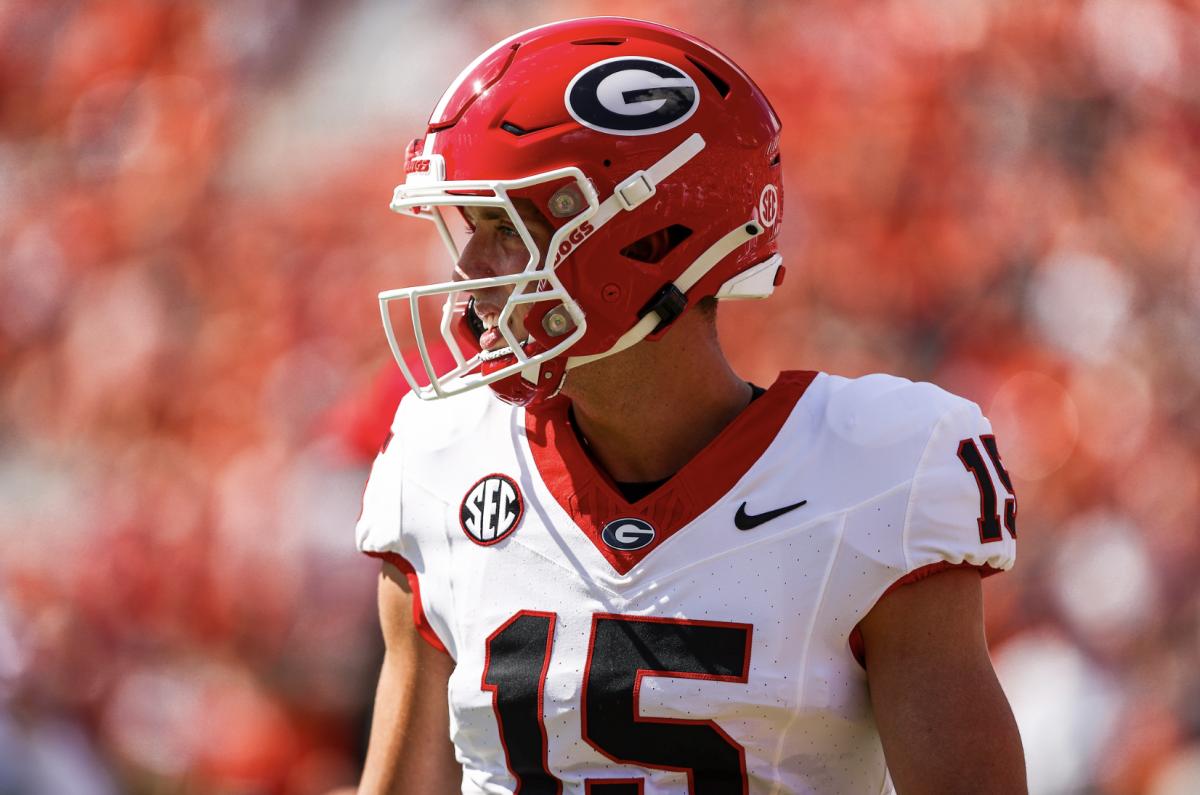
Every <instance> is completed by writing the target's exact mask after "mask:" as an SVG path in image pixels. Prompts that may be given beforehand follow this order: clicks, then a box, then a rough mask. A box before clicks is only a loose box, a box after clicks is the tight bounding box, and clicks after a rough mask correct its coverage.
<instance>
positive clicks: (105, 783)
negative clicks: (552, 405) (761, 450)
mask: <svg viewBox="0 0 1200 795" xmlns="http://www.w3.org/2000/svg"><path fill="white" fill-rule="evenodd" d="M597 13H617V14H625V15H630V16H639V17H644V18H649V19H653V20H656V21H662V22H667V23H669V24H674V25H676V26H678V27H681V28H684V29H686V30H688V31H690V32H694V33H696V34H697V35H699V36H701V37H702V38H705V39H707V40H708V41H710V42H712V43H713V44H715V45H716V46H718V47H719V48H721V49H722V50H724V51H725V52H726V53H727V54H728V55H730V56H731V57H732V58H733V59H734V60H736V61H737V62H738V63H740V64H741V65H742V66H743V67H744V68H745V69H746V70H747V71H748V72H749V73H750V74H751V75H753V76H754V77H755V79H756V80H757V81H758V82H759V84H760V85H761V86H762V88H763V89H764V90H765V91H766V93H767V94H768V96H770V97H771V98H772V100H773V102H774V104H775V106H776V108H777V109H778V111H779V113H780V115H781V116H782V117H783V120H784V127H785V129H784V146H783V158H784V159H783V162H784V166H785V169H786V191H787V211H786V225H785V232H784V249H785V256H786V260H787V263H788V265H789V269H788V279H787V281H786V283H785V284H784V285H783V287H782V288H781V289H780V290H779V291H778V292H777V294H776V297H775V298H773V299H772V301H771V302H770V303H769V304H767V305H761V306H754V307H746V306H731V307H727V308H724V309H722V311H721V323H722V326H723V335H724V340H725V342H726V345H727V348H728V350H729V352H730V354H731V357H732V359H733V361H734V362H735V363H736V364H737V366H738V367H739V368H740V371H741V372H742V373H743V374H744V375H745V376H746V377H748V378H750V379H752V380H755V381H757V382H759V383H770V381H771V380H772V378H773V375H774V373H775V372H776V371H777V370H779V369H782V368H810V369H823V370H828V371H832V372H836V373H841V374H846V375H858V374H864V373H868V372H874V371H887V372H892V373H896V374H900V375H904V376H907V377H909V378H913V379H924V380H932V381H935V382H937V383H939V384H941V385H942V386H944V387H946V388H948V389H950V390H952V391H955V392H958V393H960V394H962V395H965V396H967V397H969V398H971V399H972V400H975V401H976V402H978V403H979V404H980V405H981V406H982V407H983V408H984V410H985V412H986V413H988V414H989V415H990V417H991V418H992V421H993V424H994V426H995V428H996V432H997V435H998V437H999V440H1000V445H1001V450H1002V451H1003V453H1004V455H1005V459H1006V461H1007V464H1008V467H1009V469H1010V470H1011V472H1012V474H1013V477H1014V480H1015V482H1016V485H1017V490H1018V492H1019V495H1020V499H1021V510H1020V525H1019V529H1020V558H1019V565H1018V566H1017V568H1016V570H1015V571H1013V572H1012V573H1008V574H1004V575H1002V576H999V577H994V578H990V579H989V580H988V581H987V583H986V585H985V588H986V593H987V600H988V605H987V607H988V616H987V621H988V632H989V639H990V642H991V644H992V649H993V655H994V658H995V661H996V665H997V668H998V670H999V673H1000V676H1001V679H1002V681H1003V684H1004V686H1005V688H1006V690H1007V692H1008V694H1009V698H1010V700H1011V701H1012V704H1013V707H1014V709H1015V711H1016V714H1017V718H1018V722H1019V724H1020V727H1021V730H1022V734H1023V736H1024V740H1025V749H1026V754H1027V756H1028V762H1029V775H1030V782H1031V789H1032V791H1033V792H1034V793H1061V794H1063V795H1070V794H1074V793H1104V795H1126V794H1129V795H1142V794H1144V795H1188V794H1189V793H1195V792H1197V791H1200V575H1198V572H1200V245H1198V244H1200V240H1198V232H1197V230H1198V229H1200V79H1197V75H1200V3H1197V2H1195V0H1038V2H1027V1H1026V0H855V1H854V2H836V3H835V2H816V1H815V0H814V1H812V2H799V1H797V2H783V1H782V0H777V1H776V2H766V0H754V1H753V2H751V1H750V0H744V1H743V2H735V1H734V0H726V1H724V2H718V1H717V0H713V1H712V2H648V1H647V0H640V1H639V2H631V1H629V0H603V2H601V1H600V0H556V1H555V2H549V0H545V1H544V2H543V1H539V2H534V1H533V0H528V1H525V2H495V1H488V2H485V1H483V0H477V1H475V2H472V1H470V0H441V1H440V2H431V3H418V2H403V0H375V1H374V2H370V1H368V0H355V1H354V2H350V1H347V2H339V3H319V2H316V0H224V1H221V0H213V1H212V2H202V1H201V0H177V1H174V2H168V1H167V0H95V1H94V2H84V1H80V2H66V1H65V0H52V1H49V2H47V1H46V0H0V793H3V794H4V795H12V794H19V795H43V793H45V794H46V795H92V794H93V793H95V794H96V795H102V794H103V795H107V794H109V793H133V794H135V795H140V794H142V793H147V794H149V793H183V794H185V795H193V794H200V793H223V794H225V793H227V794H229V795H257V794H258V793H267V794H270V795H315V794H316V793H321V792H324V791H326V790H328V789H329V788H332V787H336V786H341V785H349V784H352V783H353V782H354V781H355V779H356V776H357V770H358V766H359V764H360V760H361V757H362V752H363V742H364V735H365V725H366V721H367V716H368V712H369V708H370V699H371V696H372V691H373V686H374V678H375V674H376V671H377V666H378V663H379V659H380V654H381V647H380V641H379V639H378V628H377V624H376V619H375V614H374V603H373V599H374V586H375V575H376V573H377V571H378V568H377V563H375V562H372V561H371V560H368V559H365V558H364V559H359V556H358V555H357V553H355V552H354V550H353V532H352V528H353V524H354V521H355V517H356V515H357V512H358V500H359V495H360V493H361V485H362V483H363V481H364V479H365V475H366V470H367V467H368V466H369V463H370V460H371V458H372V456H373V452H374V450H375V448H376V446H377V445H378V443H379V442H380V440H381V436H382V433H383V430H382V429H383V428H384V427H385V426H386V424H387V421H388V419H389V414H390V407H391V405H392V404H394V402H395V400H396V399H397V397H398V394H399V392H398V385H397V379H396V376H395V374H394V370H395V367H394V365H393V364H392V362H391V359H390V355H389V353H388V350H387V347H386V344H385V341H384V338H383V335H382V333H381V330H380V328H379V320H378V310H377V306H376V303H375V299H374V296H375V294H376V292H378V291H379V290H381V289H386V288H393V287H398V286H403V285H405V284H410V283H414V282H418V281H424V280H429V277H431V276H434V275H436V274H438V273H439V272H440V270H441V269H442V268H443V260H442V259H441V258H440V257H441V253H440V251H441V249H440V244H439V243H437V242H436V241H435V240H433V239H432V238H431V236H430V235H429V231H428V230H427V229H425V228H424V227H425V226H426V225H424V224H417V223H414V222H411V221H407V220H404V219H401V218H398V217H396V216H393V215H391V214H390V213H389V212H388V210H387V202H388V199H389V197H390V192H391V189H392V187H393V185H394V184H395V183H396V182H398V181H400V179H401V175H402V163H403V151H404V146H405V144H406V143H407V142H408V140H409V139H410V138H412V137H415V136H417V135H419V134H420V133H421V132H422V124H423V122H424V120H425V119H426V117H427V114H428V112H429V110H430V109H431V108H432V106H433V105H434V103H435V102H436V99H437V97H438V96H439V95H440V93H441V91H442V89H443V88H444V87H445V85H446V84H447V83H448V82H449V81H450V80H451V79H452V78H453V77H454V75H455V74H457V72H458V71H459V70H460V69H461V68H462V66H464V65H465V64H466V63H467V62H469V61H470V59H471V58H472V57H473V56H474V55H475V54H476V53H478V52H479V51H481V50H483V49H484V48H485V47H486V46H488V45H490V44H491V43H492V42H493V41H495V40H498V39H500V38H502V37H504V36H506V35H508V34H510V33H512V32H515V31H516V30H520V29H522V28H525V27H529V26H531V25H534V24H538V23H541V22H546V21H550V20H553V19H559V18H566V17H571V16H586V15H590V14H597Z"/></svg>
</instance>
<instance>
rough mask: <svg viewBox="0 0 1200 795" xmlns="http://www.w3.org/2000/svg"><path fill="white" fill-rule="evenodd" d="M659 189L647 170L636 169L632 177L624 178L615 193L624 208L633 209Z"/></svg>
mask: <svg viewBox="0 0 1200 795" xmlns="http://www.w3.org/2000/svg"><path fill="white" fill-rule="evenodd" d="M657 190H658V189H657V188H656V187H655V186H654V183H653V182H652V181H651V180H650V177H649V176H648V175H647V174H646V172H645V171H635V172H634V173H633V174H632V175H631V176H630V177H628V178H626V179H624V180H622V182H621V184H620V185H618V186H617V189H616V191H615V193H614V195H615V196H616V198H617V203H619V204H620V205H621V207H622V208H623V209H625V210H632V209H634V208H636V207H637V206H638V205H640V204H642V202H644V201H646V199H649V198H650V197H651V196H653V195H654V193H655V191H657Z"/></svg>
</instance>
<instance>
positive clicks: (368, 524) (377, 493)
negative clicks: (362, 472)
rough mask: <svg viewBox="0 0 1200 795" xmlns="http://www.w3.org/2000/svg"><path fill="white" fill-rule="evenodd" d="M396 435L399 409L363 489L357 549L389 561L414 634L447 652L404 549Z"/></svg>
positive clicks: (410, 555)
mask: <svg viewBox="0 0 1200 795" xmlns="http://www.w3.org/2000/svg"><path fill="white" fill-rule="evenodd" d="M399 437H400V410H397V412H396V419H395V420H393V421H392V427H391V430H389V431H388V435H387V437H386V438H385V440H384V442H383V445H382V447H380V450H379V454H378V455H377V456H376V457H375V463H374V464H372V466H371V474H370V475H369V476H368V477H367V487H366V490H365V491H363V505H362V514H361V515H360V516H359V518H358V524H357V526H356V527H355V540H356V542H357V545H358V550H359V551H360V552H363V553H365V554H367V555H370V556H371V557H373V558H378V559H380V560H383V561H386V562H387V563H391V564H392V565H393V566H395V567H396V568H397V569H399V570H400V571H401V572H402V573H403V574H404V578H405V579H406V580H407V581H408V586H409V589H410V590H411V591H412V610H413V624H414V626H416V628H417V632H418V634H420V636H421V637H422V638H423V639H424V640H425V642H426V643H428V644H429V645H430V646H432V647H433V648H435V649H437V650H438V651H442V652H446V653H449V651H448V650H447V647H446V644H445V643H444V642H443V641H442V638H441V636H440V635H439V634H438V631H437V630H436V629H435V628H434V626H433V624H432V622H431V621H430V619H429V616H428V615H427V614H426V611H425V606H424V603H423V601H422V597H421V579H420V577H419V575H418V571H417V568H416V567H415V566H414V565H413V563H412V562H410V561H414V560H415V561H417V562H418V563H419V564H420V565H422V566H423V564H424V561H423V559H422V558H421V556H420V555H419V554H418V553H417V551H416V550H411V551H406V549H405V543H404V542H405V539H404V533H403V526H404V516H403V505H404V499H403V497H404V495H403V487H404V456H403V449H402V443H401V439H400V438H399Z"/></svg>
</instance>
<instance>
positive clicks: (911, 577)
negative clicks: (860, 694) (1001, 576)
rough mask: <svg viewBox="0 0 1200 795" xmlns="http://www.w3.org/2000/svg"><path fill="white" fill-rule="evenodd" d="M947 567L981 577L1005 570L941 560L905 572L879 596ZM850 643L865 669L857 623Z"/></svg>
mask: <svg viewBox="0 0 1200 795" xmlns="http://www.w3.org/2000/svg"><path fill="white" fill-rule="evenodd" d="M946 569H975V571H977V572H979V576H980V577H981V578H983V577H990V576H992V575H993V574H998V573H1000V572H1001V571H1003V569H997V568H994V567H992V566H989V565H987V564H986V563H985V564H983V565H981V566H977V565H976V564H974V563H967V562H966V561H963V562H962V563H950V562H949V561H945V560H941V561H938V562H937V563H930V564H929V565H928V566H922V567H921V568H919V569H913V570H912V571H910V572H909V573H908V574H905V575H904V576H903V577H901V578H900V579H898V580H896V581H895V582H894V583H892V584H891V585H890V586H888V589H887V590H886V591H884V592H883V594H882V595H880V597H879V598H880V599H883V597H885V596H887V595H888V594H890V593H891V592H892V591H894V590H896V589H897V588H899V587H901V586H904V585H908V584H910V583H914V582H920V581H921V580H923V579H925V578H926V577H930V576H932V575H934V574H937V573H938V572H940V571H945V570H946ZM876 604H879V602H876ZM849 643H850V653H851V654H853V655H854V659H855V660H857V661H858V664H859V665H861V666H862V667H863V668H864V669H865V668H866V667H867V646H866V643H865V642H864V641H863V636H862V630H860V629H859V627H858V625H855V627H854V629H853V630H851V632H850V640H849Z"/></svg>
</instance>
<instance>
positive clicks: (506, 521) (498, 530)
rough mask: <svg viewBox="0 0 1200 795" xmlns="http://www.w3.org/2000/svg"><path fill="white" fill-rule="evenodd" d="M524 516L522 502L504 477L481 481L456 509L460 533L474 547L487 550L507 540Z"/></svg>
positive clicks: (518, 494) (523, 504)
mask: <svg viewBox="0 0 1200 795" xmlns="http://www.w3.org/2000/svg"><path fill="white" fill-rule="evenodd" d="M524 513H525V501H524V500H523V499H522V498H521V490H520V489H519V488H517V483H516V481H515V480H513V479H512V478H510V477H509V476H508V475H498V474H497V475H488V476H487V477H484V478H481V479H480V480H479V481H477V482H476V483H475V485H474V486H472V487H471V488H470V490H469V491H468V492H467V496H465V497H463V501H462V505H461V506H459V509H458V519H459V524H461V525H462V529H463V532H464V533H466V534H467V537H468V538H470V539H471V540H472V541H474V542H475V543H476V544H480V545H482V546H485V547H486V546H491V545H492V544H495V543H497V542H499V541H502V540H504V539H505V538H507V537H508V535H509V534H510V533H512V531H513V530H516V529H517V525H518V524H520V523H521V516H522V514H524Z"/></svg>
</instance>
